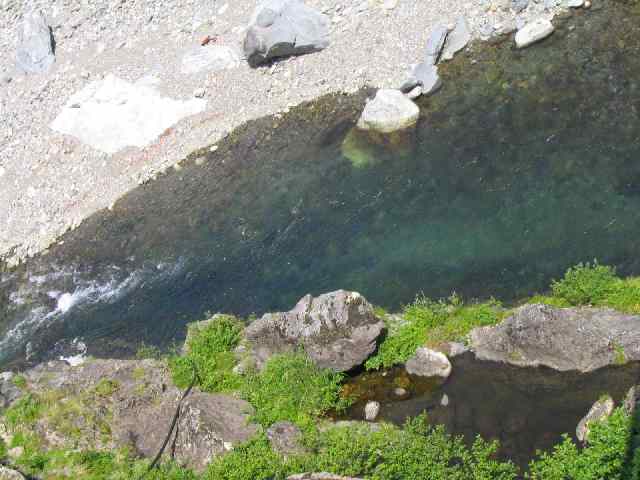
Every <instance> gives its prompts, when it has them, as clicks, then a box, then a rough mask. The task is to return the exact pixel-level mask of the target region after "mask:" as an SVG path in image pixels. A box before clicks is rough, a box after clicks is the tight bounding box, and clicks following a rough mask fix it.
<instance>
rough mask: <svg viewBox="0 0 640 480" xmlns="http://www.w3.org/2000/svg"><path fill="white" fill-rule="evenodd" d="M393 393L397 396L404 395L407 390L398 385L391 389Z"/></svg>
mask: <svg viewBox="0 0 640 480" xmlns="http://www.w3.org/2000/svg"><path fill="white" fill-rule="evenodd" d="M393 393H395V394H396V395H397V396H398V397H404V396H405V395H406V394H407V391H406V390H405V389H404V388H402V387H398V388H396V389H395V390H394V391H393Z"/></svg>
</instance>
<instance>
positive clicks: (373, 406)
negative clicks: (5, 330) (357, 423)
mask: <svg viewBox="0 0 640 480" xmlns="http://www.w3.org/2000/svg"><path fill="white" fill-rule="evenodd" d="M379 414H380V402H374V401H371V402H367V404H366V405H365V406H364V419H365V420H366V421H368V422H373V421H374V420H375V419H376V418H378V415H379Z"/></svg>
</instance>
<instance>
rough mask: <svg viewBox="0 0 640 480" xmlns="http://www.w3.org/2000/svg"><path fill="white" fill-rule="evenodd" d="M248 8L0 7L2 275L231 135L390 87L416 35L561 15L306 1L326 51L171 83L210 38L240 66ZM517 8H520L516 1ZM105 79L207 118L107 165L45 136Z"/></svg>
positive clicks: (413, 0)
mask: <svg viewBox="0 0 640 480" xmlns="http://www.w3.org/2000/svg"><path fill="white" fill-rule="evenodd" d="M257 3H258V2H257V0H233V1H230V0H227V1H225V0H131V1H125V0H82V1H78V0H53V1H51V0H37V1H31V2H27V1H23V0H0V57H1V58H3V59H5V61H4V62H3V63H2V65H0V118H1V119H2V121H1V122H0V186H1V188H0V205H1V206H2V207H0V258H4V259H5V260H6V261H7V263H8V264H9V265H12V264H15V263H17V262H19V261H21V260H22V259H25V258H27V257H28V256H31V255H34V254H36V253H38V252H40V251H42V250H43V249H46V248H47V247H48V246H49V245H51V244H52V242H54V241H56V239H57V238H58V237H60V235H62V234H63V233H64V232H66V231H67V230H69V229H71V228H74V227H76V226H77V225H79V224H80V222H82V220H83V219H85V218H87V217H88V216H89V215H91V214H92V213H94V212H96V211H98V210H100V209H103V208H108V207H109V205H111V204H113V203H114V202H115V201H116V200H117V199H118V198H119V197H120V196H121V195H123V194H124V193H126V192H127V191H129V190H131V189H132V188H135V187H136V186H137V185H138V184H141V183H144V182H146V181H148V180H149V179H151V178H153V176H154V175H156V174H157V173H158V172H161V171H163V170H165V169H167V168H169V167H171V166H174V165H175V164H176V163H178V162H180V161H181V160H183V159H184V158H185V157H186V156H187V155H188V154H189V153H191V152H193V151H194V150H197V149H199V148H203V147H209V146H212V145H215V143H216V142H218V141H220V140H221V139H223V138H224V137H225V136H226V135H228V134H229V132H231V131H232V130H233V129H234V128H236V127H238V126H239V125H241V124H242V123H244V122H246V121H248V120H251V119H255V118H258V117H261V116H265V115H271V114H275V113H277V112H286V111H287V109H288V108H290V107H292V106H294V105H297V104H299V103H300V102H303V101H308V100H313V99H315V98H318V97H320V96H322V95H325V94H328V93H333V92H353V91H356V90H358V89H359V88H362V87H363V86H372V87H376V88H378V87H395V88H397V87H398V86H399V85H400V84H401V83H402V81H403V80H405V78H406V76H407V72H408V71H409V69H410V68H411V66H412V65H413V64H416V63H418V61H419V60H420V58H421V56H422V54H423V50H424V47H425V43H426V40H427V37H428V35H429V32H430V31H431V29H432V28H434V27H435V26H437V25H452V24H454V23H455V21H456V19H457V18H458V17H460V16H465V17H466V19H467V21H468V24H469V26H470V28H471V30H472V35H473V37H474V38H476V39H479V38H488V37H490V36H493V35H496V34H499V33H505V32H509V31H513V30H514V29H515V28H516V25H522V24H524V23H525V22H527V21H529V20H531V19H533V18H539V17H544V18H552V17H553V15H554V13H555V12H557V11H558V10H559V9H560V8H561V7H560V5H555V3H554V2H549V1H547V2H544V1H541V2H540V3H534V2H533V1H531V3H530V5H529V6H528V8H526V9H525V10H524V11H522V12H521V13H516V12H515V10H514V5H516V3H517V2H514V3H513V4H512V3H511V1H510V0H507V1H506V3H505V0H499V1H489V0H362V1H359V0H307V2H306V3H307V4H308V5H310V6H312V7H315V8H317V9H318V10H320V11H322V12H324V13H326V14H327V15H328V17H329V18H330V19H331V32H330V35H331V45H330V46H329V47H328V48H327V49H325V50H323V51H321V52H317V53H313V54H309V55H303V56H299V57H292V58H288V59H284V60H281V61H279V62H277V63H273V64H270V65H268V66H265V67H260V68H256V69H252V68H250V67H249V66H248V65H247V63H246V61H244V60H241V61H240V62H239V64H238V65H236V66H234V67H233V68H230V69H225V70H219V71H210V70H204V71H200V72H190V73H184V69H183V68H181V65H183V61H184V60H183V59H184V57H185V55H187V54H188V53H189V52H191V51H193V50H194V49H197V48H203V47H201V46H200V45H201V43H202V39H203V38H205V37H206V36H209V37H210V38H211V39H212V43H215V45H226V46H229V47H231V48H232V49H234V50H237V52H238V54H239V55H241V51H242V49H241V43H242V40H243V38H244V33H245V28H246V25H247V22H248V20H249V18H250V17H251V13H252V11H253V10H254V8H255V7H256V5H257ZM519 3H521V2H520V0H519ZM32 9H41V10H42V11H43V12H44V14H45V16H46V18H47V21H48V22H49V24H50V25H51V27H52V31H53V36H54V38H55V42H56V51H55V53H56V61H55V64H54V65H53V67H52V68H51V69H50V70H49V71H48V72H47V73H45V74H30V75H25V74H22V73H18V72H17V71H16V70H15V68H14V58H15V50H16V39H17V31H18V28H19V26H20V24H21V20H22V17H23V13H24V12H26V11H29V10H32ZM108 74H113V75H115V76H117V77H119V78H121V79H124V80H128V81H130V82H135V81H137V80H139V79H141V78H143V77H148V76H153V77H155V78H156V79H158V80H159V83H158V88H159V90H160V92H161V93H162V95H163V96H167V97H170V98H174V99H181V100H188V99H193V97H194V95H196V96H198V97H203V99H204V100H206V109H205V110H204V111H203V112H202V113H199V114H196V115H193V116H191V117H188V118H186V119H184V120H182V121H181V122H179V123H178V124H176V125H175V126H173V127H172V128H170V129H168V130H167V131H165V133H164V134H162V135H161V136H160V137H159V138H158V139H157V141H156V142H155V143H153V144H152V145H150V146H147V147H145V148H133V147H130V148H126V149H124V150H121V151H119V152H117V153H115V154H111V155H109V154H106V153H103V152H100V151H98V150H95V149H93V148H92V147H90V146H88V145H85V144H82V143H81V142H80V141H79V140H77V139H76V138H74V137H71V136H66V135H62V134H59V133H57V132H55V131H54V130H52V129H51V127H50V125H51V123H52V122H53V120H54V119H55V118H56V116H57V115H58V114H59V112H60V111H61V109H62V108H63V106H64V105H65V104H66V103H67V102H68V100H69V98H70V97H71V96H72V95H73V94H74V93H76V92H78V91H79V90H81V89H83V88H84V87H85V86H86V85H88V84H89V83H90V82H92V81H95V80H99V79H101V78H103V77H104V76H106V75H108Z"/></svg>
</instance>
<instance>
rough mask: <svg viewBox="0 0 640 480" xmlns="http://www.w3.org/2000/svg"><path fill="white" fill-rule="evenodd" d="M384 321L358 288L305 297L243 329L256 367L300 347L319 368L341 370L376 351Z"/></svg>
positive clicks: (260, 366) (350, 366)
mask: <svg viewBox="0 0 640 480" xmlns="http://www.w3.org/2000/svg"><path fill="white" fill-rule="evenodd" d="M383 327H384V323H383V322H382V320H380V319H379V318H377V317H376V316H375V314H374V313H373V307H372V306H371V304H370V303H369V302H367V300H366V299H365V298H364V297H363V296H362V295H360V294H359V293H357V292H348V291H345V290H338V291H336V292H331V293H325V294H323V295H320V296H318V297H315V298H314V297H312V296H311V295H306V296H304V297H302V299H300V301H299V302H298V303H297V304H296V306H295V307H294V308H293V309H292V310H291V311H289V312H284V313H267V314H265V315H263V316H262V318H260V319H259V320H256V321H255V322H253V323H252V324H251V325H249V326H248V327H247V329H246V330H245V338H246V341H247V345H248V348H249V350H250V354H251V355H252V356H253V358H254V359H255V362H256V366H257V367H258V368H262V367H263V366H264V364H265V362H266V361H267V360H268V359H269V358H270V357H271V356H273V355H276V354H278V353H284V352H292V351H295V350H296V349H299V348H301V347H302V348H304V351H305V352H306V353H307V354H308V355H309V357H310V358H311V359H312V360H313V361H314V362H315V363H316V365H318V366H319V367H322V368H330V369H332V370H335V371H337V372H344V371H347V370H351V369H352V368H354V367H356V366H358V365H361V364H362V363H363V362H364V361H365V360H366V359H367V358H369V356H370V355H371V354H372V353H373V352H374V351H375V349H376V340H377V339H378V337H379V336H380V333H381V332H382V329H383Z"/></svg>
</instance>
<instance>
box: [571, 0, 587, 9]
mask: <svg viewBox="0 0 640 480" xmlns="http://www.w3.org/2000/svg"><path fill="white" fill-rule="evenodd" d="M583 5H584V0H568V1H567V6H568V7H569V8H580V7H582V6H583Z"/></svg>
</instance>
